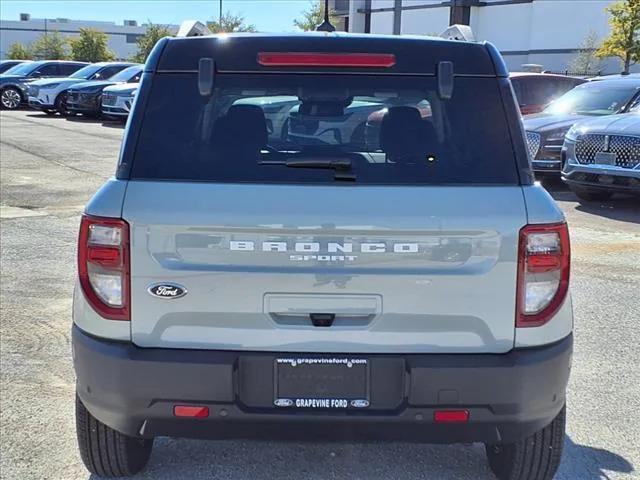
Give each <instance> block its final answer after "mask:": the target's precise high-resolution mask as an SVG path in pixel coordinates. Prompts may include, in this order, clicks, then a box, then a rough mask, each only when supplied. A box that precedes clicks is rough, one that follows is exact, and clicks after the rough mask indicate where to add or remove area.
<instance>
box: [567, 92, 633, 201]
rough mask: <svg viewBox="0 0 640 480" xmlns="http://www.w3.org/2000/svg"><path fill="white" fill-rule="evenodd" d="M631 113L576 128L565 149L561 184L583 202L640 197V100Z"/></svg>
mask: <svg viewBox="0 0 640 480" xmlns="http://www.w3.org/2000/svg"><path fill="white" fill-rule="evenodd" d="M630 110H631V111H630V113H627V114H624V115H611V116H607V117H602V118H597V119H593V120H586V121H582V122H579V123H577V124H575V125H574V126H573V127H572V128H571V130H569V132H567V135H566V136H565V140H564V146H563V148H562V161H563V168H562V180H563V181H564V182H566V183H567V184H568V185H569V188H570V189H571V190H572V191H573V192H574V193H575V194H576V195H577V196H578V198H579V199H581V200H587V201H588V200H606V199H608V198H609V197H611V196H612V195H613V194H614V193H616V192H618V193H631V194H636V195H638V194H640V100H638V101H637V102H636V104H635V105H634V106H633V107H631V109H630Z"/></svg>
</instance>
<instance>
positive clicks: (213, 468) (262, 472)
mask: <svg viewBox="0 0 640 480" xmlns="http://www.w3.org/2000/svg"><path fill="white" fill-rule="evenodd" d="M608 472H616V473H624V474H631V473H632V472H634V467H633V465H632V464H631V463H630V462H629V461H628V460H626V459H625V458H623V457H622V456H620V455H617V454H615V453H612V452H610V451H608V450H604V449H600V448H594V447H589V446H584V445H578V444H576V443H574V442H573V440H571V438H569V437H567V439H566V441H565V450H564V455H563V461H562V464H561V466H560V470H559V471H558V474H557V475H556V477H555V478H556V480H569V479H571V480H577V479H580V480H603V479H608V478H609V473H608ZM135 478H136V479H139V480H141V479H145V480H151V479H154V480H169V479H171V480H173V479H177V478H188V479H189V480H197V479H201V478H202V479H205V478H206V479H212V480H213V479H216V478H224V479H227V480H234V479H238V480H246V479H248V478H253V479H256V480H262V479H265V480H266V479H274V480H287V479H295V480H299V479H305V480H321V479H322V480H323V479H326V478H345V479H346V478H366V479H367V480H389V479H394V478H402V479H403V480H411V479H433V480H494V479H495V477H494V476H493V474H492V473H491V471H490V470H489V467H488V465H487V462H486V459H485V455H484V447H483V446H482V445H480V444H474V445H419V444H407V443H388V444H381V443H379V444H375V443H374V444H331V443H329V444H326V443H281V442H270V443H266V442H251V441H226V442H217V441H194V440H182V439H180V440H176V439H168V438H161V439H159V440H157V441H156V444H155V446H154V450H153V454H152V456H151V460H150V462H149V466H148V467H147V468H146V469H145V471H143V472H142V473H140V474H139V475H137V476H136V477H135ZM89 480H99V478H98V477H96V476H93V475H92V476H90V477H89Z"/></svg>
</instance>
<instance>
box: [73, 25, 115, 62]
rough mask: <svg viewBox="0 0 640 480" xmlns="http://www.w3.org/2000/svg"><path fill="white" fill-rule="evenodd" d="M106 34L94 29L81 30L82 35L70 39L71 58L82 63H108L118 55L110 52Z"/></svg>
mask: <svg viewBox="0 0 640 480" xmlns="http://www.w3.org/2000/svg"><path fill="white" fill-rule="evenodd" d="M108 40H109V37H108V36H107V34H106V33H104V32H100V31H99V30H94V29H93V28H81V29H80V35H79V36H78V37H75V38H71V39H69V45H70V46H71V58H72V59H73V60H78V61H81V62H108V61H110V60H114V59H115V58H116V55H115V54H114V53H113V52H112V51H111V50H109V47H108V46H107V42H108Z"/></svg>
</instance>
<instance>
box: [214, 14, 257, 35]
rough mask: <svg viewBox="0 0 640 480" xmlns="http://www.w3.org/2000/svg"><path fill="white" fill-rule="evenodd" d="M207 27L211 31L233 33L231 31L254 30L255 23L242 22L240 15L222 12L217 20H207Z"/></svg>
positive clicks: (242, 18)
mask: <svg viewBox="0 0 640 480" xmlns="http://www.w3.org/2000/svg"><path fill="white" fill-rule="evenodd" d="M207 27H208V28H209V30H211V32H213V33H233V32H255V31H256V27H255V25H251V24H246V23H244V17H243V16H242V15H235V14H233V13H231V12H226V13H224V14H222V17H220V18H219V19H218V20H212V21H210V22H207Z"/></svg>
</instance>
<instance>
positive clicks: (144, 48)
mask: <svg viewBox="0 0 640 480" xmlns="http://www.w3.org/2000/svg"><path fill="white" fill-rule="evenodd" d="M171 36H172V34H171V31H170V30H169V28H168V27H166V26H164V25H154V24H153V23H149V24H148V26H147V31H146V32H145V33H144V35H142V36H141V37H140V38H138V52H137V53H136V54H135V55H134V56H133V58H132V60H133V61H134V62H138V63H144V62H146V61H147V57H148V56H149V54H150V53H151V50H152V49H153V47H155V45H156V43H158V40H160V39H161V38H164V37H171Z"/></svg>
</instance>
